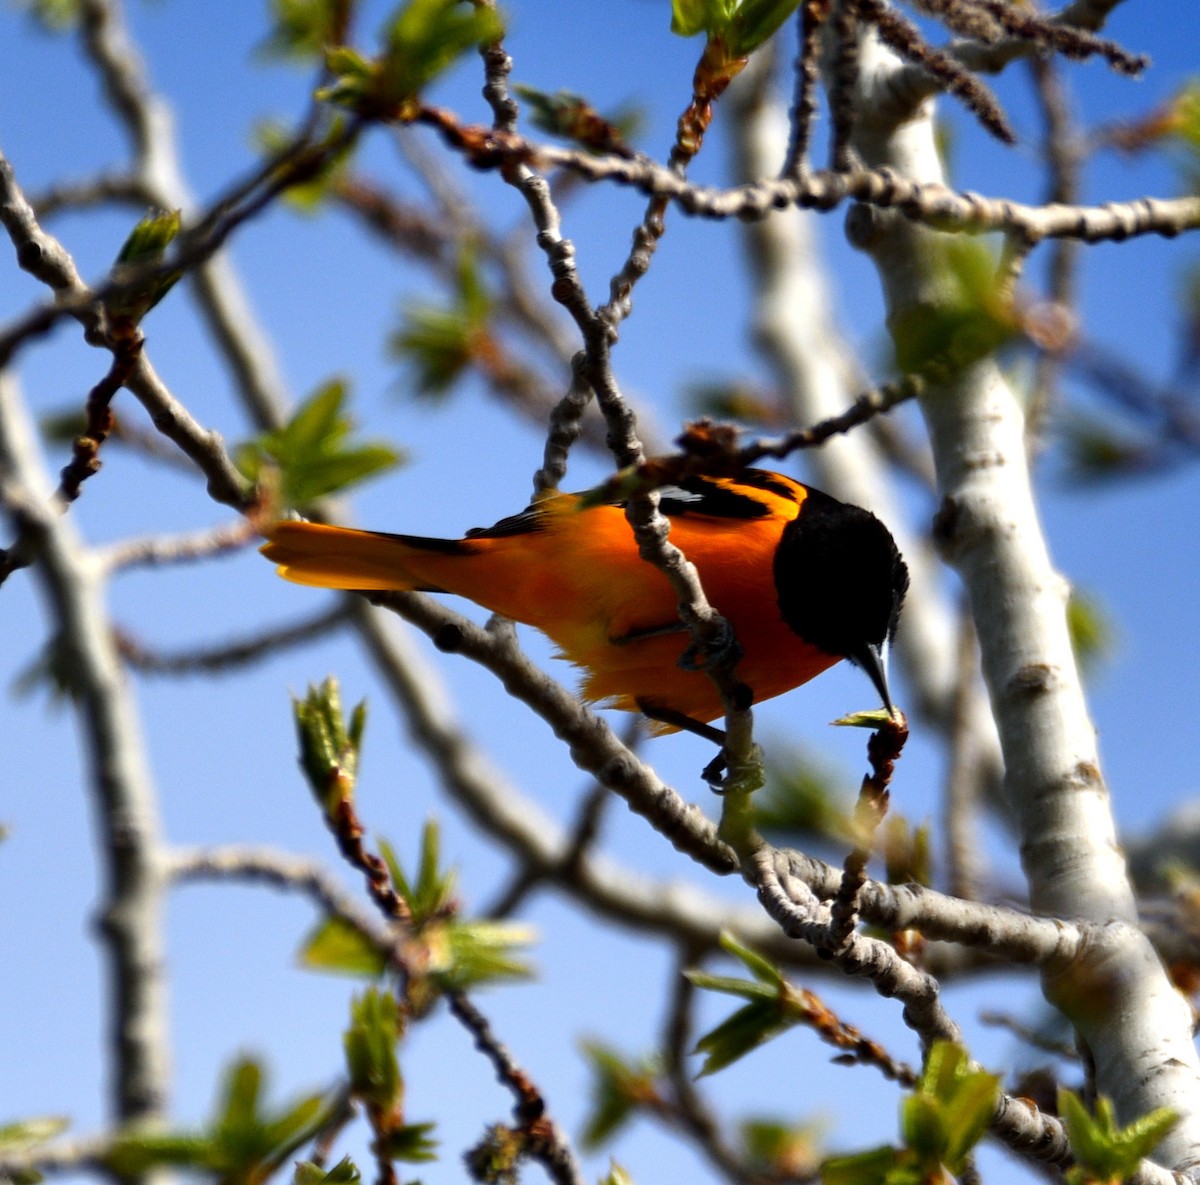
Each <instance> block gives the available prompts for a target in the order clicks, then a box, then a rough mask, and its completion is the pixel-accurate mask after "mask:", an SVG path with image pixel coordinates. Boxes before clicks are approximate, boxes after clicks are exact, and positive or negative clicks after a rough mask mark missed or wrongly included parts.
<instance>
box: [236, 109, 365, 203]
mask: <svg viewBox="0 0 1200 1185" xmlns="http://www.w3.org/2000/svg"><path fill="white" fill-rule="evenodd" d="M341 133H342V122H341V119H340V118H339V119H337V120H335V121H333V122H332V124H331V127H330V129H329V132H328V134H327V135H326V137H325V139H326V140H327V141H329V142H333V143H339V144H340V146H339V147H338V148H336V149H330V150H326V151H324V152H322V153H321V154H320V155H319V157H318V158H317V159H318V160H319V163H318V164H315V165H313V166H312V167H311V168H310V169H308V170H307V171H306V172H305V174H304V178H305V179H304V180H303V181H297V182H295V183H293V184H291V185H289V186H288V187H287V188H286V189H285V190H284V192H283V200H284V201H285V202H287V204H288V205H289V206H290V207H291V208H292V209H293V210H295V211H297V212H298V213H301V214H314V213H316V212H317V211H318V210H319V209H320V208H321V206H322V205H323V204H324V202H325V201H326V200H327V199H328V197H329V195H330V194H331V193H332V192H333V191H334V190H335V189H336V188H337V185H338V183H339V182H340V181H341V180H342V179H343V178H344V177H345V174H346V169H347V166H348V164H349V162H350V158H351V156H352V155H353V153H354V144H353V142H352V141H351V139H350V138H346V139H343V138H342V135H341ZM254 142H255V144H256V146H257V147H258V148H259V150H260V151H261V152H262V154H263V155H264V156H265V157H267V158H275V157H279V156H282V155H284V154H286V153H287V152H288V150H289V149H290V148H291V147H292V145H293V143H294V141H293V137H292V134H291V133H290V132H289V131H288V130H287V129H286V128H285V127H284V126H283V125H282V124H280V123H278V122H277V121H275V120H263V121H261V122H260V123H259V124H258V126H257V127H256V128H255V129H254Z"/></svg>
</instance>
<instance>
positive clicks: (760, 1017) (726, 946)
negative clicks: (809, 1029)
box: [687, 934, 812, 1075]
mask: <svg viewBox="0 0 1200 1185" xmlns="http://www.w3.org/2000/svg"><path fill="white" fill-rule="evenodd" d="M721 947H722V949H723V950H724V951H725V952H726V953H727V954H730V955H732V956H733V957H734V958H735V959H737V960H738V961H739V962H740V963H742V965H743V966H745V967H746V969H747V970H748V971H749V972H750V974H751V975H752V976H753V977H754V978H753V979H740V978H738V977H735V976H731V975H711V974H709V973H708V972H707V971H689V972H687V977H688V979H690V980H691V981H692V983H693V984H695V986H696V987H699V988H705V989H707V990H708V991H712V992H722V993H724V994H726V995H730V996H738V997H740V998H741V999H743V1000H745V1001H747V1003H746V1004H745V1005H743V1006H742V1007H741V1008H739V1009H738V1010H737V1011H736V1012H735V1013H733V1015H732V1016H730V1017H728V1018H727V1019H726V1020H724V1021H722V1022H721V1023H720V1024H719V1025H717V1027H716V1028H715V1029H713V1030H711V1031H710V1032H708V1033H706V1034H705V1035H704V1036H703V1037H701V1038H700V1040H699V1041H697V1042H696V1050H697V1052H698V1053H702V1054H704V1063H703V1064H702V1066H701V1067H700V1073H701V1074H702V1075H703V1074H714V1073H716V1072H717V1071H718V1070H723V1069H724V1068H725V1067H726V1066H729V1065H732V1064H733V1063H734V1062H735V1061H738V1060H739V1059H740V1058H743V1057H745V1056H746V1054H748V1053H749V1052H750V1051H751V1050H753V1049H757V1048H758V1047H759V1046H760V1045H763V1044H765V1043H766V1042H767V1041H770V1040H772V1039H773V1038H775V1037H778V1036H779V1035H780V1034H781V1033H784V1032H786V1031H787V1030H788V1029H791V1028H794V1027H795V1026H796V1025H800V1024H807V1023H811V1019H812V1010H811V1008H810V1005H809V998H808V994H807V993H806V992H804V991H802V990H799V989H797V988H795V987H793V986H792V985H791V984H790V983H789V982H788V981H787V979H786V978H785V977H784V975H783V973H782V972H781V971H780V970H779V968H778V967H776V966H775V965H774V964H773V963H771V962H770V961H769V960H767V959H764V958H763V957H762V955H760V954H757V953H756V952H755V951H752V950H750V949H749V947H745V946H742V944H741V943H740V942H738V941H737V939H735V938H734V937H732V935H729V934H722V935H721Z"/></svg>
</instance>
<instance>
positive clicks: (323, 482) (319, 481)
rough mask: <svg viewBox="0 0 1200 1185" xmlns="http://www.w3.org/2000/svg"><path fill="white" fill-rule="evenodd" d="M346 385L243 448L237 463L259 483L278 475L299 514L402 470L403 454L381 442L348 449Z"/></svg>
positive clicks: (316, 397) (333, 383)
mask: <svg viewBox="0 0 1200 1185" xmlns="http://www.w3.org/2000/svg"><path fill="white" fill-rule="evenodd" d="M345 401H346V385H345V383H344V382H342V380H340V379H331V380H330V381H329V382H327V383H325V384H323V385H322V386H320V387H318V388H317V390H316V391H314V392H313V394H312V395H311V396H310V397H309V398H308V399H307V400H305V401H304V403H302V404H301V405H300V407H298V408H297V409H296V412H295V414H294V415H293V416H292V418H291V419H290V420H289V421H288V422H287V424H285V425H284V426H283V427H282V428H279V429H276V430H275V431H272V432H266V433H264V434H263V435H261V436H259V437H257V438H256V439H254V440H251V441H247V442H246V443H245V444H243V445H242V446H241V447H240V448H238V449H237V450H236V452H235V455H234V460H235V462H236V463H237V466H238V468H239V469H240V470H241V471H242V473H243V474H244V475H245V476H246V477H247V478H248V479H249V480H250V481H253V482H262V481H264V480H265V479H266V478H267V477H268V475H274V480H275V481H276V482H277V484H278V487H279V496H280V499H281V501H282V502H283V503H284V505H285V506H290V507H294V508H296V509H298V510H303V509H304V508H306V507H308V506H311V505H312V504H313V503H314V502H316V501H317V500H318V499H319V498H324V497H326V496H327V495H329V494H333V493H337V492H338V491H341V490H345V489H347V488H348V487H350V486H352V485H355V484H357V483H358V482H360V481H364V480H365V479H366V478H368V477H373V476H375V475H376V474H379V473H382V472H384V471H385V470H387V469H391V468H392V467H393V466H395V465H397V464H398V463H399V462H400V461H401V460H402V459H403V454H402V453H400V452H399V451H398V450H396V449H394V448H392V447H391V446H390V445H386V444H382V443H379V442H367V443H365V444H359V445H352V444H349V443H348V439H349V436H350V432H351V430H352V429H353V421H352V420H351V419H350V417H349V416H347V415H345V414H344V413H343V405H344V404H345Z"/></svg>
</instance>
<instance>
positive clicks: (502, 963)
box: [434, 918, 537, 991]
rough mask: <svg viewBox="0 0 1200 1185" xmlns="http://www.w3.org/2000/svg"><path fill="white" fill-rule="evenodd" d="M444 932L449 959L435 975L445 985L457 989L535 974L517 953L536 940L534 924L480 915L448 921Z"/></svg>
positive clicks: (441, 984)
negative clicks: (469, 918) (492, 919)
mask: <svg viewBox="0 0 1200 1185" xmlns="http://www.w3.org/2000/svg"><path fill="white" fill-rule="evenodd" d="M442 934H443V937H444V939H445V944H444V949H445V951H446V961H445V966H444V968H443V969H441V970H438V971H436V972H435V973H434V978H435V980H436V981H437V982H438V984H439V985H440V986H442V987H443V988H446V989H448V990H454V991H458V990H464V989H467V988H476V987H483V986H485V985H487V984H490V983H496V982H499V981H504V980H514V979H528V978H530V976H532V974H533V969H532V968H531V967H530V965H529V963H528V962H526V961H525V960H524V959H523V958H521V957H520V956H519V955H518V953H517V952H518V951H519V950H521V949H522V948H523V947H526V946H529V945H530V944H531V943H532V942H534V941H535V939H536V937H537V931H536V930H534V928H533V927H532V926H525V925H521V924H519V923H517V922H494V921H490V920H488V919H483V918H481V919H478V920H471V921H450V922H447V923H445V926H444V928H443V931H442Z"/></svg>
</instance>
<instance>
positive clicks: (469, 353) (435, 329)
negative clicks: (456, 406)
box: [388, 248, 494, 398]
mask: <svg viewBox="0 0 1200 1185" xmlns="http://www.w3.org/2000/svg"><path fill="white" fill-rule="evenodd" d="M493 304H494V301H493V299H492V296H491V294H490V292H489V291H488V288H487V286H486V284H485V283H484V280H483V275H482V273H481V272H480V270H479V267H478V264H477V260H476V256H475V252H474V250H472V249H470V248H464V249H463V250H462V251H461V252H460V253H459V256H458V261H457V265H456V268H455V278H454V287H453V289H452V291H451V294H450V303H449V304H448V305H438V304H432V303H430V302H410V303H408V304H406V305H405V306H404V308H403V309H402V310H401V321H400V327H399V329H397V330H396V331H395V332H394V333H393V334H392V335H391V337H390V339H389V343H388V344H389V349H390V350H391V352H392V353H393V354H394V355H395V356H396V357H397V358H399V359H400V360H401V361H403V362H404V363H406V364H407V366H408V368H409V369H410V370H411V372H412V375H413V386H414V388H415V390H416V392H417V394H418V395H423V396H426V397H430V398H436V397H439V396H442V395H444V394H446V393H447V392H448V391H449V390H450V389H451V387H453V386H454V384H455V383H456V382H457V381H458V380H459V378H461V377H462V375H463V374H465V373H466V371H467V370H468V368H469V367H470V366H472V365H473V364H474V362H475V360H476V359H477V358H479V357H480V356H481V355H484V354H486V352H487V350H488V349H489V348H490V347H489V345H488V342H489V338H488V333H487V326H488V320H489V318H490V317H491V314H492V309H493Z"/></svg>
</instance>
